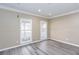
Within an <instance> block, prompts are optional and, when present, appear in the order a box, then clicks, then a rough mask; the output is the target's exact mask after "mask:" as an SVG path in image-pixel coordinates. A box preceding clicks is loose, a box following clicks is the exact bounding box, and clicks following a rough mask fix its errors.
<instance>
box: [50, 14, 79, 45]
mask: <svg viewBox="0 0 79 59" xmlns="http://www.w3.org/2000/svg"><path fill="white" fill-rule="evenodd" d="M49 26H50V27H49V29H50V32H49V35H50V39H53V40H58V41H63V42H68V43H72V44H78V45H79V13H75V14H71V15H67V16H62V17H58V18H54V19H52V20H50V24H49Z"/></svg>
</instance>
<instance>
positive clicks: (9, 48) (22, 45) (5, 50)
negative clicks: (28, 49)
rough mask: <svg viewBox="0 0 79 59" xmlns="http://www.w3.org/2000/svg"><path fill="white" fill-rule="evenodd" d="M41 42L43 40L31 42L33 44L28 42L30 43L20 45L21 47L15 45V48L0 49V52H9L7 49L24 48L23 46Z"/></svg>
mask: <svg viewBox="0 0 79 59" xmlns="http://www.w3.org/2000/svg"><path fill="white" fill-rule="evenodd" d="M41 41H44V40H37V41H33V42H30V43H27V44H22V45H17V46H13V47H9V48H4V49H0V52H1V51H6V50H9V49H13V48H17V47H21V46H24V45H29V44H33V43H37V42H41Z"/></svg>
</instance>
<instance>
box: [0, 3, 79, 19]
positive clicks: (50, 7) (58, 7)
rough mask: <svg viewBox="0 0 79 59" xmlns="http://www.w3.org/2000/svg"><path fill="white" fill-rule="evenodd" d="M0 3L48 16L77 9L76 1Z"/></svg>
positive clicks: (78, 6)
mask: <svg viewBox="0 0 79 59" xmlns="http://www.w3.org/2000/svg"><path fill="white" fill-rule="evenodd" d="M0 5H2V6H5V7H9V8H13V9H17V10H21V11H24V12H29V13H32V14H35V15H40V16H44V17H48V18H51V17H53V16H57V15H61V14H63V13H68V12H71V11H75V10H79V4H78V3H0ZM39 9H40V10H41V11H40V12H38V10H39Z"/></svg>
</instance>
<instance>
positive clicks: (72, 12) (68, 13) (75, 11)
mask: <svg viewBox="0 0 79 59" xmlns="http://www.w3.org/2000/svg"><path fill="white" fill-rule="evenodd" d="M78 12H79V10H74V11H70V12H67V13H63V14H60V15H56V16H52V17H50V19H53V18H57V17H61V16H66V15H71V14H74V13H78Z"/></svg>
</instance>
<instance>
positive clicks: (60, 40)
mask: <svg viewBox="0 0 79 59" xmlns="http://www.w3.org/2000/svg"><path fill="white" fill-rule="evenodd" d="M49 40H54V41H58V42H60V43H65V44H68V45H72V46H75V47H79V45H77V44H74V43H70V42H65V41H61V40H56V39H49Z"/></svg>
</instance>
